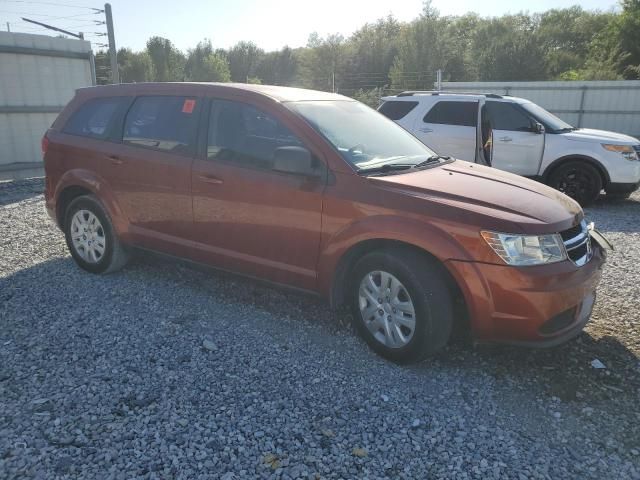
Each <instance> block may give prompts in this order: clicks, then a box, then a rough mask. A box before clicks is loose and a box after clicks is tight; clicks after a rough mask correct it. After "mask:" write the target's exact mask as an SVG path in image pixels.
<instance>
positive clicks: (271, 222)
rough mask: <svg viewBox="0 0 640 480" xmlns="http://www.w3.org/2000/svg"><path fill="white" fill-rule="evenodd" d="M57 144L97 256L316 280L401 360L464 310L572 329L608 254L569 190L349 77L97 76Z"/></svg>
mask: <svg viewBox="0 0 640 480" xmlns="http://www.w3.org/2000/svg"><path fill="white" fill-rule="evenodd" d="M42 148H43V152H44V163H45V171H46V205H47V209H48V210H49V213H50V214H51V216H52V217H53V218H54V219H55V221H56V222H57V224H58V225H59V227H60V228H61V229H62V230H63V231H64V234H65V236H66V241H67V245H68V247H69V250H70V251H71V254H72V256H73V258H74V259H75V260H76V262H77V263H78V264H79V265H80V266H81V267H82V268H84V269H85V270H88V271H90V272H94V273H104V272H111V271H114V270H116V269H117V268H119V267H121V266H123V265H124V264H125V263H126V261H127V258H128V255H129V253H130V252H131V250H132V249H133V248H142V249H148V250H153V251H158V252H162V253H165V254H170V255H174V256H179V257H184V258H187V259H189V260H192V261H196V262H200V263H206V264H210V265H213V266H215V267H217V268H220V269H224V270H228V271H233V272H237V273H241V274H244V275H248V276H252V277H258V278H261V279H265V280H268V281H270V282H274V283H279V284H284V285H288V286H291V287H295V288H298V289H303V290H308V291H312V292H315V293H318V294H320V295H322V296H324V297H326V298H328V299H329V300H330V302H331V304H332V305H334V306H342V305H345V306H347V305H348V306H350V307H351V308H352V309H353V312H354V315H355V323H356V325H357V326H358V329H359V330H360V332H361V334H362V336H363V337H364V339H365V340H366V341H367V343H368V344H369V345H370V346H371V347H372V348H373V349H374V350H375V351H377V352H378V353H380V354H382V355H384V356H385V357H387V358H389V359H392V360H394V361H398V362H411V361H417V360H420V359H422V358H424V357H425V356H427V355H429V354H432V353H434V352H436V351H437V350H438V349H440V348H442V347H443V346H444V345H445V344H446V343H447V341H448V339H449V337H450V334H451V332H452V327H453V326H454V323H456V322H458V321H459V320H460V318H459V317H464V318H468V321H467V322H464V323H465V324H467V328H469V329H470V331H471V333H472V335H473V336H474V337H475V338H477V339H479V340H486V341H498V342H509V343H516V344H523V345H546V346H549V345H555V344H558V343H561V342H563V341H566V340H567V339H569V338H571V337H573V336H575V335H577V334H578V333H579V332H580V331H581V330H582V328H583V326H584V325H585V323H586V322H587V321H588V319H589V316H590V314H591V310H592V307H593V304H594V300H595V290H596V285H597V284H598V281H599V279H600V273H601V269H602V266H603V263H604V256H605V254H604V250H603V248H604V246H605V244H606V240H604V238H603V237H602V236H601V235H600V234H598V232H597V231H596V230H594V229H593V228H592V226H588V225H587V223H586V222H585V220H584V218H583V212H582V210H581V208H580V206H579V205H578V204H577V203H576V202H574V201H573V200H572V199H570V198H569V197H567V196H565V195H563V194H561V193H559V192H557V191H555V190H553V189H551V188H549V187H546V186H544V185H541V184H539V183H536V182H534V181H532V180H527V179H525V178H522V177H518V176H516V175H513V174H509V173H506V172H502V171H499V170H495V169H492V168H489V167H484V166H481V165H477V164H473V163H467V162H463V161H457V160H454V159H450V158H448V157H440V156H437V155H435V154H434V153H433V152H432V151H431V150H429V148H428V147H426V146H425V145H424V144H422V143H421V142H420V141H418V140H417V139H416V138H414V137H413V136H412V135H411V134H410V133H408V132H406V131H405V130H403V129H402V128H401V127H400V126H398V125H396V124H395V123H394V122H393V121H391V120H388V119H387V118H385V117H384V116H383V115H381V114H379V113H377V112H376V111H374V110H372V109H370V108H368V107H366V106H364V105H362V104H361V103H358V102H356V101H353V100H351V99H348V98H345V97H343V96H340V95H336V94H330V93H324V92H316V91H310V90H302V89H295V88H285V87H271V86H259V85H235V84H198V83H166V84H130V85H114V86H105V87H92V88H86V89H80V90H78V92H77V94H76V96H75V97H74V98H73V100H72V101H71V102H70V103H69V105H68V106H67V107H66V108H65V109H64V111H63V112H62V113H61V114H60V116H59V117H58V118H57V119H56V121H55V122H54V124H53V126H52V127H51V129H50V130H48V131H47V133H46V135H45V136H44V138H43V141H42ZM459 305H462V306H463V307H464V309H461V308H458V306H459ZM454 307H455V308H454Z"/></svg>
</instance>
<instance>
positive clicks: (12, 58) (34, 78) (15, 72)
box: [0, 32, 94, 178]
mask: <svg viewBox="0 0 640 480" xmlns="http://www.w3.org/2000/svg"><path fill="white" fill-rule="evenodd" d="M93 71H94V70H93V66H92V60H91V44H90V43H89V42H86V41H82V40H70V39H66V38H55V37H50V36H45V35H31V34H26V33H9V32H0V171H3V172H4V174H3V175H2V176H3V177H4V178H7V177H12V176H15V177H19V176H23V175H22V174H21V173H20V171H23V170H26V169H34V168H38V167H40V166H41V163H42V159H41V153H40V140H41V138H42V135H43V134H44V132H45V131H46V130H47V128H49V126H50V125H51V123H53V121H54V119H55V118H56V115H57V114H58V112H60V110H62V108H63V107H64V106H65V105H66V104H67V102H68V101H69V100H70V99H71V98H72V97H73V95H74V93H75V90H76V89H77V88H79V87H86V86H90V85H93V84H94V80H93V79H94V74H93ZM8 171H9V172H15V175H12V174H7V173H6V172H8Z"/></svg>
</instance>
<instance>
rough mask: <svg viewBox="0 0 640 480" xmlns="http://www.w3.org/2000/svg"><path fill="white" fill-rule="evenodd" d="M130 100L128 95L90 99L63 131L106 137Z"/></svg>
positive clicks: (72, 116) (84, 135)
mask: <svg viewBox="0 0 640 480" xmlns="http://www.w3.org/2000/svg"><path fill="white" fill-rule="evenodd" d="M129 101H130V99H129V98H128V97H105V98H94V99H91V100H88V101H86V102H85V103H83V104H82V105H81V106H80V108H78V109H77V110H76V111H75V112H74V113H73V114H72V115H71V118H70V119H69V120H68V121H67V123H66V125H65V126H64V128H63V130H62V131H63V132H64V133H69V134H71V135H80V136H82V137H92V138H106V137H107V136H108V134H109V131H110V129H111V127H112V126H113V124H114V121H115V120H116V118H117V117H118V115H119V114H120V113H121V112H122V111H123V110H124V109H125V108H126V106H127V105H128V103H129Z"/></svg>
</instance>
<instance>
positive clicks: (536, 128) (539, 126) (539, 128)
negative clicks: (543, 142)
mask: <svg viewBox="0 0 640 480" xmlns="http://www.w3.org/2000/svg"><path fill="white" fill-rule="evenodd" d="M533 131H534V133H538V134H543V133H544V125H542V124H541V123H540V122H536V123H535V124H534V125H533Z"/></svg>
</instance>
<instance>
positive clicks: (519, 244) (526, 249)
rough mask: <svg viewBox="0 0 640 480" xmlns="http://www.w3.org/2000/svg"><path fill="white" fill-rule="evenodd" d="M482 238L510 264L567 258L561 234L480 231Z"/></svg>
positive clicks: (555, 260)
mask: <svg viewBox="0 0 640 480" xmlns="http://www.w3.org/2000/svg"><path fill="white" fill-rule="evenodd" d="M480 233H481V234H482V238H484V239H485V241H486V242H487V243H488V244H489V246H490V247H491V248H492V249H493V251H494V252H496V253H497V254H498V255H499V256H500V258H502V260H504V261H505V262H506V263H507V264H509V265H519V266H526V265H542V264H545V263H554V262H560V261H562V260H565V259H566V258H567V252H566V250H565V249H564V243H563V242H562V237H560V235H558V234H557V233H556V234H551V235H511V234H508V233H496V232H485V231H483V232H480Z"/></svg>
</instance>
